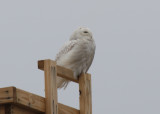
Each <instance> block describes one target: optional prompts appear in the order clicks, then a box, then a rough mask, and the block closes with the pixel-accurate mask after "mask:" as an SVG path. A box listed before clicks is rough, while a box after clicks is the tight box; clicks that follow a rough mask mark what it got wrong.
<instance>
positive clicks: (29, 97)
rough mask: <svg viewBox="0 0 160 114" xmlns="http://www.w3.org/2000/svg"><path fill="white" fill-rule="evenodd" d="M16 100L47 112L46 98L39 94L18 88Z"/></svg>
mask: <svg viewBox="0 0 160 114" xmlns="http://www.w3.org/2000/svg"><path fill="white" fill-rule="evenodd" d="M15 94H16V100H15V103H16V104H18V105H22V106H25V107H28V108H31V109H33V110H37V111H39V112H45V99H44V98H43V97H40V96H38V95H34V94H32V93H29V92H26V91H23V90H21V89H16V93H15Z"/></svg>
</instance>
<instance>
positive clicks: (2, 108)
mask: <svg viewBox="0 0 160 114" xmlns="http://www.w3.org/2000/svg"><path fill="white" fill-rule="evenodd" d="M0 114H5V106H4V105H0Z"/></svg>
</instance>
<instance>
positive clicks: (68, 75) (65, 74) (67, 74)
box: [57, 65, 79, 83]
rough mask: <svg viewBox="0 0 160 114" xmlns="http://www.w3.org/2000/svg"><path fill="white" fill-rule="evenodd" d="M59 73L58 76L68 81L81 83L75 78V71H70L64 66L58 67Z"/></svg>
mask: <svg viewBox="0 0 160 114" xmlns="http://www.w3.org/2000/svg"><path fill="white" fill-rule="evenodd" d="M57 73H58V74H57V75H58V76H59V77H62V78H65V79H68V80H70V81H73V82H76V83H79V81H78V79H75V78H74V75H73V71H72V70H70V69H67V68H64V67H62V66H59V65H57Z"/></svg>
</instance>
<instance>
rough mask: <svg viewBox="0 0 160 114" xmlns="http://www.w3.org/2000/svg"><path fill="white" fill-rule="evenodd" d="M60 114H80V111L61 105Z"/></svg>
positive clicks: (59, 105) (59, 107)
mask: <svg viewBox="0 0 160 114" xmlns="http://www.w3.org/2000/svg"><path fill="white" fill-rule="evenodd" d="M58 114H80V111H79V110H77V109H74V108H72V107H69V106H66V105H63V104H60V103H59V104H58Z"/></svg>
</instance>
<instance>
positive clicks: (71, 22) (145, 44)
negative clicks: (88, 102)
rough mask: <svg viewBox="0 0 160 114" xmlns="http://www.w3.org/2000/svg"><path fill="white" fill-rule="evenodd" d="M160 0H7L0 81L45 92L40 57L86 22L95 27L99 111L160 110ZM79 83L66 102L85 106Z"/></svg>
mask: <svg viewBox="0 0 160 114" xmlns="http://www.w3.org/2000/svg"><path fill="white" fill-rule="evenodd" d="M159 4H160V1H158V0H132V1H130V0H94V1H93V0H92V1H91V0H88V1H86V0H81V1H80V0H79V1H77V0H65V1H61V0H59V1H53V0H52V1H51V0H49V1H43V0H27V1H22V0H12V1H8V0H3V1H0V69H1V70H0V87H7V86H16V87H17V88H20V89H23V90H26V91H29V92H32V93H35V94H38V95H41V96H44V80H43V79H44V76H43V72H42V71H40V70H38V69H37V60H40V59H54V58H55V55H56V53H57V52H58V50H59V48H60V47H61V46H62V45H63V44H64V42H65V41H67V40H68V39H69V37H70V35H71V33H72V32H73V31H74V30H75V29H76V28H77V27H79V26H86V27H89V28H90V29H91V31H92V32H93V35H94V39H95V41H96V45H97V48H96V55H95V59H94V62H93V64H92V66H91V68H90V70H89V73H91V74H92V92H93V93H92V94H93V114H160V108H159V107H160V89H159V87H160V77H159V76H160V51H159V50H160V32H159V31H160V7H159ZM78 95H79V93H78V85H77V84H74V83H71V84H70V85H69V87H68V88H67V89H66V90H65V91H63V90H61V91H59V102H61V103H64V104H67V105H69V106H72V107H75V108H78V107H79V104H78V100H79V97H78Z"/></svg>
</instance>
